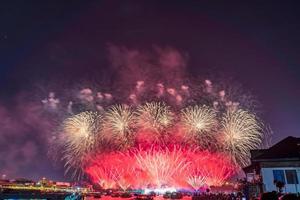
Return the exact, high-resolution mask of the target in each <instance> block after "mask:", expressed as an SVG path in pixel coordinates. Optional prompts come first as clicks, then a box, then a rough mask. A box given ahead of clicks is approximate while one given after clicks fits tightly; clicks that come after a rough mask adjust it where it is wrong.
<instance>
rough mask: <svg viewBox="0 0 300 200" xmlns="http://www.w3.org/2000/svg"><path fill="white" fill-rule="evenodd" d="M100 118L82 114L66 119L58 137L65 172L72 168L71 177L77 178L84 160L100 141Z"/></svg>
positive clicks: (93, 113)
mask: <svg viewBox="0 0 300 200" xmlns="http://www.w3.org/2000/svg"><path fill="white" fill-rule="evenodd" d="M101 123H102V116H101V115H100V114H99V113H97V112H83V113H80V114H77V115H74V116H71V117H70V118H67V119H66V120H65V121H64V122H63V124H62V133H61V135H60V137H59V141H60V144H61V146H62V149H63V152H64V156H63V158H62V159H63V160H65V166H66V168H67V170H66V171H69V170H70V169H71V168H74V169H75V170H74V173H73V175H72V176H73V177H76V176H79V177H80V175H78V174H77V173H81V171H80V170H81V169H82V165H84V161H85V159H86V158H87V157H88V156H89V155H90V153H91V152H92V151H93V150H94V149H95V147H96V146H97V143H98V142H99V141H100V139H101V133H100V132H101V129H102V125H101Z"/></svg>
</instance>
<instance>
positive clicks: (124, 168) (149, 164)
mask: <svg viewBox="0 0 300 200" xmlns="http://www.w3.org/2000/svg"><path fill="white" fill-rule="evenodd" d="M236 170H237V168H236V167H235V166H234V165H232V164H231V162H230V160H229V158H227V157H226V156H224V155H222V154H218V153H210V152H208V151H198V150H192V149H189V148H180V147H177V146H175V145H174V146H173V147H165V148H162V147H151V148H147V149H145V148H144V149H142V148H136V149H132V150H130V151H128V152H126V153H124V152H117V153H111V154H103V155H98V156H97V157H96V158H95V159H93V160H92V161H91V162H90V165H89V166H88V167H87V168H86V172H87V174H89V175H90V176H91V178H92V180H93V181H94V182H95V183H98V184H100V185H101V186H102V187H103V188H121V189H123V190H126V189H128V188H149V187H152V188H153V187H154V188H161V187H166V186H168V187H176V188H179V187H180V188H187V187H191V188H194V189H199V188H200V187H210V186H220V185H223V184H224V182H225V181H226V180H227V179H228V178H230V177H231V176H232V175H233V174H234V173H235V172H236Z"/></svg>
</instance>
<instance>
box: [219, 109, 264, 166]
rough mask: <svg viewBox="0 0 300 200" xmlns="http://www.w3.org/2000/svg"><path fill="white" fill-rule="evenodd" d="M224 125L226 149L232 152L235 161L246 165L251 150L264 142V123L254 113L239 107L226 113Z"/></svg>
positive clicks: (222, 138)
mask: <svg viewBox="0 0 300 200" xmlns="http://www.w3.org/2000/svg"><path fill="white" fill-rule="evenodd" d="M222 127H223V134H222V137H221V140H222V141H223V144H224V150H225V151H228V152H229V153H230V155H231V156H232V158H233V160H234V161H235V162H237V163H238V164H240V165H241V166H246V165H247V164H248V162H249V156H250V150H251V149H257V148H258V147H259V145H260V144H261V142H262V134H263V133H262V130H263V129H262V124H261V123H260V122H259V121H258V120H257V117H256V116H255V115H254V114H252V113H250V112H248V111H245V110H241V109H239V110H237V111H233V112H230V111H228V112H226V113H225V114H224V116H223V120H222Z"/></svg>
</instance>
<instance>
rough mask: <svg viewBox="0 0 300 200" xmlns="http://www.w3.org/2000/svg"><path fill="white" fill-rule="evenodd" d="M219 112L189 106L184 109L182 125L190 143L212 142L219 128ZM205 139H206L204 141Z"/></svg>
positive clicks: (203, 107)
mask: <svg viewBox="0 0 300 200" xmlns="http://www.w3.org/2000/svg"><path fill="white" fill-rule="evenodd" d="M216 117H217V112H216V111H215V110H214V109H212V108H210V107H208V106H205V105H203V106H198V105H196V106H189V107H187V108H184V109H182V111H181V115H180V124H181V126H182V128H183V131H184V133H185V137H186V139H187V140H189V141H193V140H196V141H197V142H199V141H206V142H210V141H211V139H213V138H214V129H215V128H216V126H217V119H216ZM204 138H205V139H204Z"/></svg>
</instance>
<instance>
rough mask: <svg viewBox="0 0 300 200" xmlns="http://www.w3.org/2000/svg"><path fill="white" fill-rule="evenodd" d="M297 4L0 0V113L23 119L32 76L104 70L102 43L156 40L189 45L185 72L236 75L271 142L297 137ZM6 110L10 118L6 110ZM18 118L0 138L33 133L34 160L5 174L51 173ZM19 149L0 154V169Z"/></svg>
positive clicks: (137, 44) (13, 142) (86, 75)
mask: <svg viewBox="0 0 300 200" xmlns="http://www.w3.org/2000/svg"><path fill="white" fill-rule="evenodd" d="M66 2H67V1H66ZM68 2H70V1H68ZM224 2H225V1H224ZM295 2H296V3H295ZM299 3H300V2H298V4H297V1H284V2H282V1H281V3H274V1H273V3H272V4H271V3H269V2H267V1H251V3H250V4H243V3H236V2H235V3H233V2H230V1H226V3H222V4H219V3H216V2H215V3H214V2H212V1H197V0H195V1H175V0H172V1H154V0H152V1H126V2H125V1H119V2H117V1H82V2H81V3H72V4H71V3H62V1H56V3H55V1H48V3H47V1H1V2H0V103H1V104H2V105H1V109H2V110H4V111H3V113H4V114H3V116H5V117H6V118H8V119H11V118H18V117H19V118H22V116H19V115H18V113H19V110H20V109H19V108H18V109H16V108H14V107H15V104H17V103H16V102H20V101H22V100H20V96H22V94H23V93H24V91H26V92H28V91H30V90H31V88H33V87H35V86H36V85H38V84H47V82H48V81H56V80H61V79H64V80H66V81H69V82H73V83H74V82H76V81H77V80H78V81H79V80H80V81H82V80H84V79H97V78H99V77H103V73H108V74H110V76H108V77H112V72H111V71H110V70H109V69H108V68H107V64H108V61H107V45H108V44H116V45H120V46H127V47H129V48H140V49H147V48H151V47H152V46H153V45H159V46H171V47H174V48H176V49H178V50H180V51H183V52H186V53H188V55H189V62H188V70H189V73H191V74H197V75H201V76H205V75H206V74H209V75H212V74H216V75H218V76H219V75H222V76H223V77H228V78H231V79H234V80H235V81H237V82H239V83H241V84H242V86H243V88H244V89H245V88H246V89H247V90H249V91H250V92H251V93H252V94H253V95H255V97H256V98H257V99H258V100H259V102H260V103H261V104H262V108H261V110H262V115H263V118H264V121H265V122H267V123H268V124H270V126H271V127H272V130H273V131H274V136H273V142H277V141H279V140H280V139H282V138H284V137H287V136H289V135H293V136H297V137H300V125H299V123H300V103H299V102H300V67H299V65H300V57H299V55H300V23H299V20H300V5H299ZM16 110H17V111H16ZM10 112H13V114H11V115H13V116H9V117H7V116H8V114H7V113H10ZM0 114H1V112H0ZM0 117H1V116H0ZM5 117H4V118H5ZM15 121H16V124H18V123H17V122H18V120H15ZM22 123H24V122H22ZM24 124H25V125H24V126H25V127H26V128H25V130H26V131H27V132H28V133H27V134H26V135H25V136H22V137H11V139H9V137H8V139H7V137H4V139H2V140H0V143H5V144H6V145H8V144H9V145H10V146H14V147H13V148H21V146H24V144H26V145H28V146H29V147H31V144H27V143H28V141H29V143H30V141H31V140H32V141H33V142H35V141H36V144H37V145H36V146H34V148H36V149H31V151H28V150H22V151H21V157H22V156H24V157H26V155H27V154H33V155H38V156H37V157H38V158H37V160H38V162H37V163H43V164H41V166H39V167H36V169H35V168H34V167H33V168H34V172H31V171H33V170H32V166H31V165H24V166H23V165H22V168H23V169H22V170H19V171H18V170H17V171H18V172H17V173H15V174H14V173H13V172H12V175H14V176H27V175H28V176H30V177H33V178H37V177H40V176H42V174H45V175H48V176H52V177H54V178H57V179H59V178H60V177H61V176H62V172H61V168H60V167H58V168H57V169H53V167H52V166H51V164H50V161H49V160H48V159H47V156H46V150H45V148H43V147H41V146H39V145H40V144H39V143H38V141H39V139H37V138H36V137H35V134H34V133H35V131H37V129H35V130H33V131H31V130H32V129H30V128H28V127H27V126H28V125H27V124H26V123H24ZM16 126H17V125H16ZM23 128H24V127H23V126H22V129H23ZM0 129H1V128H0ZM8 130H11V129H8ZM16 132H17V131H16ZM0 134H3V130H2V132H1V131H0ZM31 137H32V138H31ZM39 137H41V139H43V136H39ZM19 140H20V141H19ZM22 141H27V143H26V142H25V143H22ZM29 149H30V148H29ZM37 149H38V150H37ZM3 152H4V150H3ZM36 152H39V153H38V154H37V153H36ZM16 154H19V153H16ZM18 156H19V155H13V156H11V158H9V159H7V160H5V159H2V160H0V169H1V168H5V167H7V166H9V165H8V164H7V163H6V162H8V160H14V159H18ZM20 159H21V158H20ZM28 162H29V161H28ZM29 163H30V162H29ZM1 165H2V166H1ZM35 165H37V164H35ZM0 173H1V171H0Z"/></svg>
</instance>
